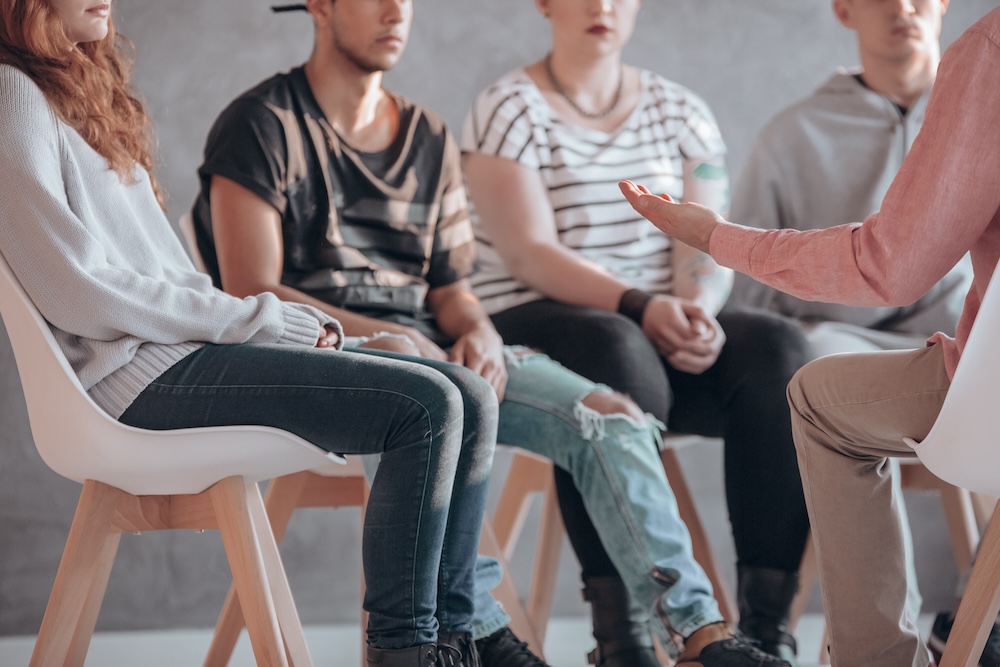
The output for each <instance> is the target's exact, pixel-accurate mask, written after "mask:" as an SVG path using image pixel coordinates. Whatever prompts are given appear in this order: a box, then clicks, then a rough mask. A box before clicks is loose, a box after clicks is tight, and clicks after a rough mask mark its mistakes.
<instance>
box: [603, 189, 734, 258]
mask: <svg viewBox="0 0 1000 667" xmlns="http://www.w3.org/2000/svg"><path fill="white" fill-rule="evenodd" d="M618 187H619V188H621V191H622V194H624V195H625V198H626V199H627V200H628V203H629V204H631V205H632V208H634V209H635V210H636V212H637V213H639V215H641V216H642V217H644V218H646V219H647V220H649V221H650V222H651V223H653V225H654V226H655V227H656V228H657V229H659V230H660V231H662V232H663V233H664V234H667V235H669V236H671V237H672V238H674V239H677V240H678V241H681V242H682V243H686V244H687V245H689V246H691V247H692V248H695V249H697V250H700V251H702V252H704V253H708V252H709V240H710V239H711V238H712V232H713V231H715V227H716V225H718V224H719V223H722V222H725V220H723V219H722V216H720V215H719V214H718V213H716V212H715V211H713V210H712V209H710V208H708V207H706V206H702V205H701V204H694V203H683V204H681V203H677V202H675V201H674V200H673V199H672V198H671V197H670V195H654V194H653V193H652V192H650V191H649V189H648V188H646V187H645V186H643V185H636V184H635V183H633V182H632V181H622V182H621V183H619V184H618Z"/></svg>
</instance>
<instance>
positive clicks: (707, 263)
mask: <svg viewBox="0 0 1000 667" xmlns="http://www.w3.org/2000/svg"><path fill="white" fill-rule="evenodd" d="M673 265H674V288H673V294H674V296H677V297H680V298H682V299H687V300H689V301H692V302H694V303H696V304H698V305H699V306H701V307H702V308H704V309H705V310H706V311H708V312H709V313H711V314H712V315H715V314H717V313H718V312H719V311H720V310H722V307H723V306H724V305H725V303H726V300H727V299H728V298H729V293H730V291H731V290H732V286H733V271H732V270H731V269H726V268H723V267H721V266H719V265H718V264H716V263H715V261H714V260H713V259H712V258H711V257H710V256H708V255H706V254H705V253H703V252H700V251H698V250H695V249H693V248H691V247H690V246H686V245H684V244H682V243H678V242H675V244H674V250H673Z"/></svg>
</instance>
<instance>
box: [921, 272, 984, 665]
mask: <svg viewBox="0 0 1000 667" xmlns="http://www.w3.org/2000/svg"><path fill="white" fill-rule="evenodd" d="M998 282H1000V279H998V278H997V277H996V274H995V273H994V277H993V279H992V280H991V281H990V286H989V288H988V289H987V290H986V294H985V296H984V297H983V302H982V305H981V307H980V310H979V315H978V316H977V317H976V322H975V324H974V325H973V327H972V331H971V333H970V335H969V340H968V342H967V343H966V345H965V350H964V351H963V352H962V360H961V361H960V362H959V364H958V368H957V369H956V371H955V377H954V378H953V379H952V383H951V387H950V388H949V390H948V395H947V396H946V397H945V400H944V404H943V406H942V407H941V413H940V414H939V415H938V418H937V421H935V422H934V426H933V428H931V431H930V433H928V434H927V437H926V438H924V440H923V442H920V443H919V444H918V443H916V442H914V441H913V440H911V439H910V438H905V439H904V440H905V441H906V442H907V444H909V445H910V446H911V447H913V448H914V450H915V451H916V453H917V456H918V457H919V458H920V460H921V461H922V462H923V464H924V465H925V466H926V467H927V468H928V469H929V470H930V471H931V472H933V473H934V474H935V475H937V476H938V477H940V478H941V479H944V480H946V481H948V482H951V483H952V484H954V485H956V486H960V487H963V488H966V489H969V490H970V491H973V492H979V493H983V494H986V495H987V496H993V497H996V496H1000V443H998V437H997V434H998V433H1000V391H998V390H997V382H998V379H1000V352H998V350H997V343H998V341H1000V284H998ZM998 611H1000V520H997V515H996V514H995V513H994V515H993V519H992V520H991V521H990V524H989V527H988V528H987V529H986V534H985V536H984V537H983V539H982V542H981V544H980V546H979V555H978V557H977V558H976V563H975V565H974V566H973V569H972V577H971V579H970V581H969V584H968V586H967V587H966V592H965V595H964V596H963V598H962V603H961V605H960V606H959V608H958V616H957V617H956V619H955V624H954V626H953V627H952V630H951V634H950V635H949V637H948V645H947V647H946V648H945V652H944V655H943V656H942V660H941V664H940V667H959V666H963V665H964V666H968V667H973V666H974V665H977V664H979V656H980V655H981V654H982V650H983V646H984V645H985V643H986V638H987V636H988V635H989V632H990V629H991V628H992V627H993V621H994V620H995V619H996V617H997V612H998Z"/></svg>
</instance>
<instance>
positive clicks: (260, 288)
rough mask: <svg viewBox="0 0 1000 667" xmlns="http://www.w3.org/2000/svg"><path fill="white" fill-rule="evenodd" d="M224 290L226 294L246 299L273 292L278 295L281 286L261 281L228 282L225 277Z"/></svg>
mask: <svg viewBox="0 0 1000 667" xmlns="http://www.w3.org/2000/svg"><path fill="white" fill-rule="evenodd" d="M222 289H223V291H224V292H227V293H228V294H231V295H233V296H235V297H237V298H240V299H245V298H247V297H248V296H257V295H258V294H263V293H264V292H273V293H275V294H277V293H278V289H279V286H278V285H275V284H272V283H270V282H265V281H259V280H232V279H230V280H227V279H226V277H225V276H223V278H222Z"/></svg>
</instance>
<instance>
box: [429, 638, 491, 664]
mask: <svg viewBox="0 0 1000 667" xmlns="http://www.w3.org/2000/svg"><path fill="white" fill-rule="evenodd" d="M437 645H438V653H439V656H438V663H437V664H438V665H440V666H441V667H482V663H481V662H480V661H479V652H478V651H477V650H476V643H475V642H474V641H472V635H470V634H469V633H468V632H441V633H438V643H437Z"/></svg>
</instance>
